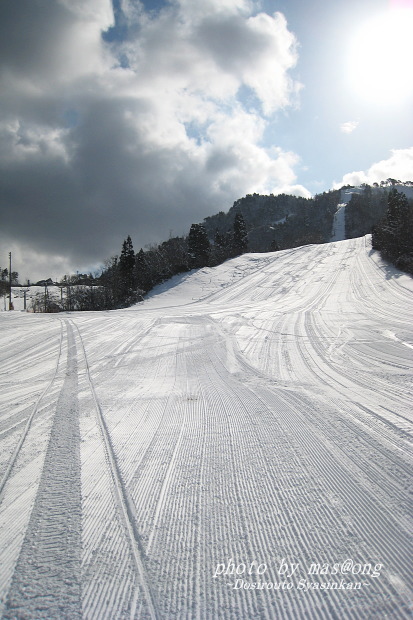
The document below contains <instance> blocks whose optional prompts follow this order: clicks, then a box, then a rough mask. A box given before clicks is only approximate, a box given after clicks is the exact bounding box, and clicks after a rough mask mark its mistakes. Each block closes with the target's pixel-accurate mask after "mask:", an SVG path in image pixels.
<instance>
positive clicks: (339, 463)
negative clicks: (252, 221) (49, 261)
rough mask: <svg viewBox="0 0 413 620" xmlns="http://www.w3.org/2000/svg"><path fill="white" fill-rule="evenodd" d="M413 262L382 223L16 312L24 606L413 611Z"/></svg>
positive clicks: (198, 612)
mask: <svg viewBox="0 0 413 620" xmlns="http://www.w3.org/2000/svg"><path fill="white" fill-rule="evenodd" d="M412 291H413V281H412V279H411V278H410V277H409V276H407V275H405V274H402V273H400V272H398V271H397V270H396V269H394V268H392V267H389V266H387V265H386V264H385V263H383V262H382V261H381V259H380V257H379V256H378V254H377V253H376V252H373V251H372V250H371V247H370V240H369V238H368V237H367V238H360V239H352V240H348V241H341V242H336V243H330V244H325V245H317V246H306V247H302V248H294V249H292V250H286V251H283V252H278V253H274V254H272V253H270V254H248V255H245V256H242V257H239V258H237V259H234V260H231V261H228V262H226V263H224V264H222V265H220V266H218V267H216V268H213V269H202V270H199V271H194V272H191V273H189V274H185V275H183V276H177V277H176V278H175V279H173V280H172V281H170V282H169V283H166V284H164V285H162V286H160V287H157V289H155V290H154V291H153V292H152V294H151V296H150V298H149V299H148V300H146V301H145V302H144V303H142V304H138V305H137V306H135V307H133V308H129V309H127V310H122V311H112V312H105V313H91V312H89V313H84V314H81V313H78V314H58V315H40V314H36V315H33V314H31V315H30V314H25V313H20V312H4V313H2V315H1V316H0V363H1V369H0V385H1V396H0V403H1V417H0V442H1V450H0V467H1V469H0V472H1V476H2V477H1V482H0V502H1V503H0V566H1V570H0V600H1V602H0V615H1V614H3V617H4V618H17V617H18V618H48V619H50V618H63V617H64V618H71V619H72V618H91V619H99V620H101V619H108V620H109V619H111V620H112V619H115V618H119V619H120V618H122V619H123V618H167V619H170V618H176V619H181V618H189V619H191V618H194V619H208V620H209V619H212V618H214V619H215V618H220V619H226V618H228V619H234V620H235V619H237V620H238V619H241V620H243V619H245V620H247V619H248V620H249V619H250V618H265V619H273V618H276V619H284V618H288V619H290V618H291V619H296V618H310V617H311V618H360V619H362V618H385V617H388V618H392V619H393V618H407V617H409V613H410V611H411V602H412V589H411V577H412V573H411V566H412V565H413V562H412V553H411V552H412V544H411V537H410V532H411V526H412V522H411V513H410V512H409V508H410V506H409V499H410V495H409V490H410V489H409V485H410V482H411V465H412V462H411V435H412V431H413V426H412V415H411V406H410V403H411V400H410V398H409V396H411V395H410V394H409V387H410V384H411V376H412V375H411V369H412V349H413V330H412V327H411V321H410V312H411V307H412Z"/></svg>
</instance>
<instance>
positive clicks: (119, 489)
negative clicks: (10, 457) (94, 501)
mask: <svg viewBox="0 0 413 620" xmlns="http://www.w3.org/2000/svg"><path fill="white" fill-rule="evenodd" d="M71 323H72V325H73V326H74V328H75V329H76V331H77V334H78V339H79V343H80V345H81V349H82V354H83V357H84V362H85V366H86V371H87V379H88V383H89V387H90V390H91V393H92V396H93V401H94V404H95V408H96V414H97V420H98V424H99V427H100V430H101V433H102V438H103V442H104V445H105V451H106V456H107V463H108V466H109V468H110V472H111V477H112V481H113V489H114V492H115V497H116V503H117V506H118V509H119V512H120V514H121V517H122V522H123V525H124V527H125V531H126V533H127V536H128V539H129V544H130V550H131V553H132V557H133V560H134V563H135V567H136V570H137V573H138V575H139V585H140V587H141V588H142V591H143V593H144V597H145V604H146V606H147V608H148V611H149V616H150V618H151V620H157V619H158V618H159V614H158V612H157V601H156V597H155V595H154V592H153V588H152V586H151V584H150V582H149V581H148V575H147V568H146V567H145V560H144V550H143V548H142V543H141V539H140V534H139V532H138V525H137V522H136V515H135V510H134V506H133V504H132V502H131V501H130V498H129V496H128V493H127V490H126V487H125V484H124V482H123V480H122V476H121V473H120V471H119V467H118V464H117V460H116V456H115V453H114V450H113V446H112V442H111V439H110V435H109V431H108V428H107V424H106V421H105V418H104V414H103V411H102V407H101V405H100V402H99V398H98V396H97V393H96V389H95V386H94V383H93V380H92V376H91V373H90V367H89V363H88V359H87V355H86V349H85V346H84V344H83V339H82V336H81V333H80V330H79V328H78V326H77V325H76V324H75V323H74V322H71ZM135 604H136V603H135ZM134 613H135V610H134V608H133V607H132V611H131V617H134Z"/></svg>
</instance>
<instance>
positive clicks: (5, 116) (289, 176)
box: [0, 0, 307, 277]
mask: <svg viewBox="0 0 413 620" xmlns="http://www.w3.org/2000/svg"><path fill="white" fill-rule="evenodd" d="M255 8H256V4H255V3H254V2H249V1H247V0H203V2H193V1H192V0H174V1H173V2H170V3H169V4H167V5H165V7H164V8H163V9H162V10H160V11H157V12H156V13H148V12H146V11H145V10H144V7H143V4H142V3H140V2H139V1H138V0H124V1H123V3H122V4H121V11H118V12H117V20H118V21H117V23H116V24H115V19H114V15H113V10H112V6H111V3H110V1H109V0H42V2H41V3H35V2H32V0H20V2H19V3H16V2H7V3H4V4H3V6H2V9H1V13H2V15H1V17H2V19H1V20H0V109H1V110H2V112H1V115H0V138H1V140H0V175H1V183H2V187H3V190H4V191H3V194H2V198H0V217H1V222H2V239H1V241H2V246H3V247H4V248H5V254H6V252H7V251H8V249H9V248H10V247H12V246H13V248H18V247H19V248H20V253H21V256H22V260H23V257H24V256H26V260H28V259H27V257H29V256H30V264H31V268H32V270H33V271H34V273H35V274H36V275H38V276H39V277H40V276H41V275H43V276H47V274H48V272H49V267H50V269H51V270H52V271H53V272H55V271H56V270H58V269H61V268H62V266H63V265H65V266H69V265H72V268H73V269H75V268H84V266H85V265H91V264H93V263H98V262H100V261H102V260H103V259H104V258H105V257H107V256H109V255H111V254H113V253H115V252H118V251H119V247H120V244H121V242H122V240H123V239H124V238H125V237H126V235H127V234H131V236H132V238H133V240H134V244H135V248H136V249H139V247H140V246H141V245H145V244H146V243H150V242H153V241H155V242H156V241H161V240H163V239H165V238H167V236H168V235H169V232H170V230H173V232H174V233H175V234H183V233H186V232H187V231H188V229H189V225H190V224H191V223H192V222H196V221H200V220H201V219H202V218H203V217H205V216H206V215H209V214H212V213H215V212H216V211H218V210H221V209H224V210H226V209H228V208H229V207H230V206H231V204H232V202H233V201H234V200H235V199H237V198H239V197H240V196H242V195H244V194H246V193H251V192H273V193H277V192H279V191H286V188H290V191H291V192H292V193H297V192H301V193H300V195H305V194H306V192H307V190H306V189H305V188H303V187H301V186H298V185H295V180H296V174H295V172H294V169H295V167H296V166H297V164H298V157H297V156H296V155H295V154H294V153H290V152H285V151H283V150H282V149H280V148H278V147H276V146H275V147H273V148H271V149H268V148H264V147H263V137H264V134H265V130H266V127H267V124H268V121H269V118H270V116H271V115H272V114H273V113H274V112H276V111H277V110H279V109H282V108H285V107H286V106H288V105H293V104H294V103H295V101H296V97H297V93H298V91H299V89H300V85H299V84H298V83H297V82H295V81H294V80H293V79H292V78H291V76H290V70H291V69H292V68H293V67H294V66H295V64H296V62H297V42H296V40H295V38H294V35H293V34H292V33H291V32H290V31H289V30H288V26H287V23H286V21H285V19H284V17H283V15H281V14H280V13H275V14H274V15H272V16H270V15H267V14H264V13H259V12H258V13H257V12H256V11H255ZM102 35H103V36H102ZM243 89H244V91H245V89H247V91H248V92H250V93H251V97H250V99H251V98H252V99H253V101H254V102H255V103H254V105H253V106H251V105H250V106H249V107H248V108H247V107H246V106H245V105H244V104H243V98H242V92H243ZM6 248H7V249H6ZM22 248H25V250H23V249H22ZM16 252H17V249H16ZM36 257H37V258H36ZM3 260H4V259H3ZM36 263H37V264H36ZM20 270H21V271H23V269H22V268H21V269H20ZM40 272H42V273H40ZM28 275H29V277H30V274H28ZM54 275H57V274H56V273H54ZM32 277H36V276H32Z"/></svg>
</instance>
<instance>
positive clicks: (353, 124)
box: [340, 121, 359, 133]
mask: <svg viewBox="0 0 413 620" xmlns="http://www.w3.org/2000/svg"><path fill="white" fill-rule="evenodd" d="M358 124H359V121H347V122H346V123H343V124H342V125H341V126H340V130H341V131H342V132H343V133H353V131H354V130H355V129H356V128H357V127H358Z"/></svg>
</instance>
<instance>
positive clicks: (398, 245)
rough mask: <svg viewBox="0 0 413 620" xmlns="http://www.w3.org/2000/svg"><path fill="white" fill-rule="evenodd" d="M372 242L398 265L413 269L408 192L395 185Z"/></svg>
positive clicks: (411, 222) (373, 234) (405, 268)
mask: <svg viewBox="0 0 413 620" xmlns="http://www.w3.org/2000/svg"><path fill="white" fill-rule="evenodd" d="M372 244H373V247H374V248H375V249H377V250H381V253H382V255H383V256H384V257H385V258H387V259H389V260H390V261H391V262H393V263H394V264H395V265H396V266H397V267H399V268H401V269H404V270H405V271H409V272H410V273H412V270H413V212H412V209H411V207H409V202H408V200H407V197H406V194H404V193H402V192H398V191H397V189H396V188H395V187H393V188H392V189H391V190H390V192H389V195H388V209H387V212H386V215H385V216H384V217H383V219H382V220H381V221H380V222H379V224H378V225H377V226H375V227H374V228H373V230H372Z"/></svg>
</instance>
